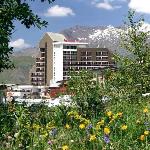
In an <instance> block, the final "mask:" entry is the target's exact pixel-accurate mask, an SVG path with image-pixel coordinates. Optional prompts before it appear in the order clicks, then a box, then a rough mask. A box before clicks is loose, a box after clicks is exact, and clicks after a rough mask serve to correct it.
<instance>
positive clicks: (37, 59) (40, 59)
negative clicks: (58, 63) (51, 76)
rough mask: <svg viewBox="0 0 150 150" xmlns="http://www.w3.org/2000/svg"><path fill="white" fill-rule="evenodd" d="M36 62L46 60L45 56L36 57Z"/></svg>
mask: <svg viewBox="0 0 150 150" xmlns="http://www.w3.org/2000/svg"><path fill="white" fill-rule="evenodd" d="M36 62H45V59H44V58H36Z"/></svg>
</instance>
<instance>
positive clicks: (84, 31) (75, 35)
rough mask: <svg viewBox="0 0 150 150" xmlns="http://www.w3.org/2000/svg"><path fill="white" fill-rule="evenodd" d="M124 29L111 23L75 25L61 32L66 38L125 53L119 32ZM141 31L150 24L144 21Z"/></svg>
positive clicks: (147, 29)
mask: <svg viewBox="0 0 150 150" xmlns="http://www.w3.org/2000/svg"><path fill="white" fill-rule="evenodd" d="M123 31H125V27H123V26H122V27H113V26H111V25H109V26H106V27H103V26H97V27H87V26H75V27H72V28H69V29H66V30H63V31H62V32H61V33H62V34H64V35H65V36H66V38H67V39H70V40H77V41H82V42H88V43H89V45H90V47H101V48H103V47H104V48H108V49H110V50H111V51H112V52H117V53H119V54H121V55H124V54H126V51H125V50H123V49H122V48H121V47H120V34H121V32H123ZM141 31H150V25H149V24H147V23H144V24H143V26H142V27H141Z"/></svg>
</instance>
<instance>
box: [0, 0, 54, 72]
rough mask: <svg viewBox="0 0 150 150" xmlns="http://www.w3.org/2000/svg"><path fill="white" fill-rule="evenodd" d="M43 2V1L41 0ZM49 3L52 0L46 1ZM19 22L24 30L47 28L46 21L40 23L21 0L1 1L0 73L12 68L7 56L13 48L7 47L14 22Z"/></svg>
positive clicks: (39, 19)
mask: <svg viewBox="0 0 150 150" xmlns="http://www.w3.org/2000/svg"><path fill="white" fill-rule="evenodd" d="M41 1H42V2H44V1H45V0H41ZM48 1H49V3H51V2H52V1H54V0H48ZM15 20H17V21H20V22H21V24H23V25H24V26H25V27H26V28H30V27H31V26H36V27H38V28H39V29H40V28H41V27H43V26H45V27H46V26H47V24H48V23H47V22H46V21H41V18H39V17H38V15H35V14H34V13H33V12H32V10H31V9H30V7H29V5H28V3H26V2H25V1H21V0H1V1H0V39H1V40H0V72H2V71H3V70H4V69H8V68H13V67H14V65H13V64H12V62H11V60H10V58H9V56H10V54H12V52H13V48H12V47H9V42H10V39H11V35H12V33H13V30H14V29H15V26H14V21H15Z"/></svg>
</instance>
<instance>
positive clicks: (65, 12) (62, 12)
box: [44, 5, 75, 17]
mask: <svg viewBox="0 0 150 150" xmlns="http://www.w3.org/2000/svg"><path fill="white" fill-rule="evenodd" d="M69 15H70V16H73V15H75V13H74V12H73V10H72V9H71V8H69V7H62V6H59V5H55V6H53V7H50V8H48V10H47V12H46V13H45V14H44V16H46V17H66V16H69Z"/></svg>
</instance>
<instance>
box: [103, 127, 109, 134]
mask: <svg viewBox="0 0 150 150" xmlns="http://www.w3.org/2000/svg"><path fill="white" fill-rule="evenodd" d="M104 133H105V134H106V135H108V134H109V133H110V129H109V128H108V127H105V128H104Z"/></svg>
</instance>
